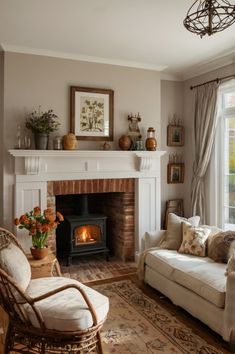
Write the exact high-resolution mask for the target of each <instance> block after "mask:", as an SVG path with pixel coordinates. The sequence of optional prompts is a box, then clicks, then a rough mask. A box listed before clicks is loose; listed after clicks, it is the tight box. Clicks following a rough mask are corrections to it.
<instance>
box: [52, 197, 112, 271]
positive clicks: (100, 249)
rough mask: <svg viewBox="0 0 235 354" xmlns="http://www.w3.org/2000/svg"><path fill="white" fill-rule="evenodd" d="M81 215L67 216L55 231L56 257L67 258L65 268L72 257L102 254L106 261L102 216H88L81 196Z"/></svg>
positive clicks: (86, 207)
mask: <svg viewBox="0 0 235 354" xmlns="http://www.w3.org/2000/svg"><path fill="white" fill-rule="evenodd" d="M81 205H82V212H81V215H67V216H65V217H64V222H62V223H61V224H60V225H59V226H58V228H57V231H56V248H57V256H58V258H60V257H66V258H67V266H68V265H70V263H71V261H72V257H75V256H82V255H83V256H84V255H91V254H96V253H104V254H105V255H106V257H107V259H108V253H109V249H108V248H107V247H106V221H107V217H106V216H105V215H102V214H90V213H89V211H88V198H87V195H86V194H84V195H82V196H81Z"/></svg>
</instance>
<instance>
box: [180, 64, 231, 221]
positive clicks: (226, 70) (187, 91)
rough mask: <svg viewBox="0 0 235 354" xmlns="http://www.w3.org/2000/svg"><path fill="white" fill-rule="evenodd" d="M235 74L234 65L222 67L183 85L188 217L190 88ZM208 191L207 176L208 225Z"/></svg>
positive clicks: (191, 161)
mask: <svg viewBox="0 0 235 354" xmlns="http://www.w3.org/2000/svg"><path fill="white" fill-rule="evenodd" d="M234 73H235V64H231V65H228V66H224V67H222V68H220V69H218V70H214V71H211V72H209V73H207V74H204V75H201V76H198V77H196V78H194V79H191V80H187V81H185V83H184V117H185V127H186V144H185V165H186V171H187V174H186V183H185V192H184V194H185V206H186V210H187V211H188V215H190V210H191V205H190V193H191V180H192V165H193V145H192V127H193V116H194V92H195V91H193V90H190V86H193V85H197V84H200V83H203V82H205V81H209V80H213V79H216V78H217V77H223V76H227V75H231V74H234ZM209 192H210V189H209V178H208V174H207V179H206V196H207V205H206V222H207V223H208V224H209V223H210V219H209V209H210V207H212V208H213V207H214V206H213V205H212V206H210V203H209V199H210V194H209Z"/></svg>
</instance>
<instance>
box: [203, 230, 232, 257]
mask: <svg viewBox="0 0 235 354" xmlns="http://www.w3.org/2000/svg"><path fill="white" fill-rule="evenodd" d="M234 241H235V231H224V232H219V233H217V234H215V235H214V236H213V237H212V239H211V241H210V243H209V244H208V256H209V257H210V258H211V259H213V260H214V261H215V262H222V263H227V261H228V259H229V257H230V255H229V250H230V247H231V244H232V243H233V242H234Z"/></svg>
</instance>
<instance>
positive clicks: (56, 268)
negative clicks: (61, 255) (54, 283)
mask: <svg viewBox="0 0 235 354" xmlns="http://www.w3.org/2000/svg"><path fill="white" fill-rule="evenodd" d="M27 258H28V261H29V263H30V266H31V272H32V279H36V278H44V277H53V276H56V277H60V276H61V271H60V265H59V262H58V259H57V258H56V256H55V255H54V254H53V253H50V254H48V256H47V257H46V258H44V259H41V260H37V259H34V258H33V257H32V256H31V255H30V254H28V255H27Z"/></svg>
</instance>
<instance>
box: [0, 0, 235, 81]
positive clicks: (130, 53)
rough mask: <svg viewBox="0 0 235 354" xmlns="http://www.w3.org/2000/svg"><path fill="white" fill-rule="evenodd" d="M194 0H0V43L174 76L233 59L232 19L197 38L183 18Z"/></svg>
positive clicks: (15, 48) (5, 46)
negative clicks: (222, 27) (229, 23)
mask: <svg viewBox="0 0 235 354" xmlns="http://www.w3.org/2000/svg"><path fill="white" fill-rule="evenodd" d="M230 2H231V3H234V0H233V1H230ZM192 3H193V0H164V1H163V0H40V1H39V0H20V1H19V0H0V44H1V46H2V47H3V49H4V50H6V51H19V52H26V53H36V54H45V55H52V56H53V55H54V56H61V57H63V56H64V57H71V58H75V59H76V58H77V59H84V60H88V61H97V62H103V63H111V64H117V65H126V66H133V67H142V68H147V69H155V70H161V71H162V70H163V72H164V73H166V74H168V75H172V74H173V75H174V76H175V77H178V78H187V77H190V75H191V76H193V75H195V73H199V72H200V70H201V71H202V70H203V67H205V65H207V64H209V65H210V63H215V61H216V60H217V59H218V60H219V62H221V61H223V60H224V59H226V60H227V62H228V63H229V61H232V62H233V61H234V62H235V24H233V25H232V26H231V27H230V28H228V29H226V30H225V31H223V32H221V33H217V34H215V35H213V36H211V37H204V38H203V39H201V38H200V37H199V36H197V35H195V34H192V33H190V32H188V31H187V30H186V29H185V28H184V26H183V24H182V22H183V19H184V17H185V15H186V13H187V10H188V9H189V7H190V6H191V4H192Z"/></svg>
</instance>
